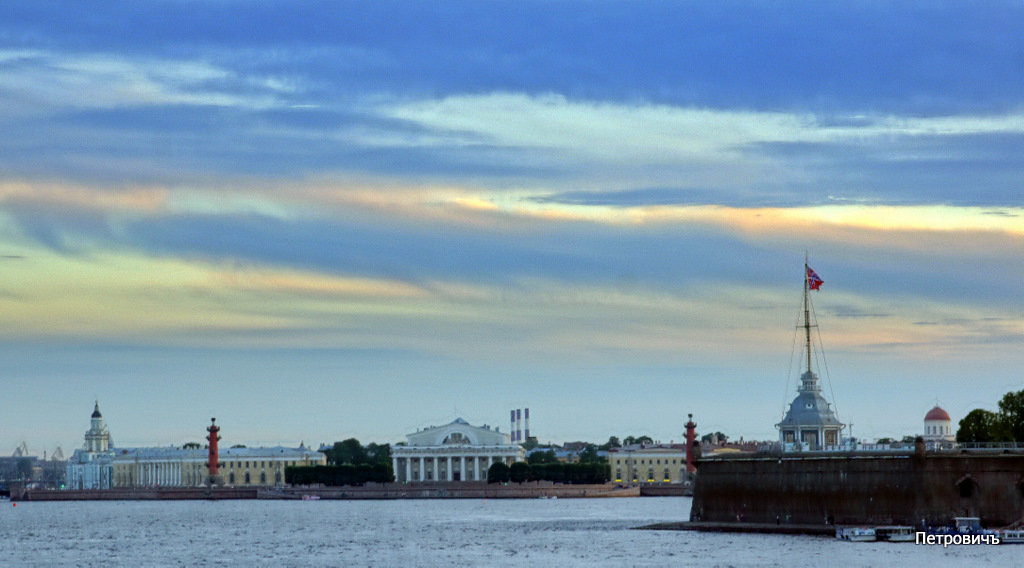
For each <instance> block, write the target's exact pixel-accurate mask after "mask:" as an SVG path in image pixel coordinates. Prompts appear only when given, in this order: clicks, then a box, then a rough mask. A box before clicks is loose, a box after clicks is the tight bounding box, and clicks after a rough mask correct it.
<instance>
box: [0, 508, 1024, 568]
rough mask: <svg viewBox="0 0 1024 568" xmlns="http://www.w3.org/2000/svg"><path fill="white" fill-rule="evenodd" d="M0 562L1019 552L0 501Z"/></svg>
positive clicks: (364, 511)
mask: <svg viewBox="0 0 1024 568" xmlns="http://www.w3.org/2000/svg"><path fill="white" fill-rule="evenodd" d="M0 506H2V507H0V538H2V539H3V540H2V541H0V566H4V567H7V566H12V567H20V566H25V567H34V566H40V567H42V566H45V567H50V566H103V567H108V566H109V567H119V566H124V567H141V566H154V567H155V566H161V567H162V566H190V567H191V566H231V567H245V568H252V567H258V566H538V567H539V566H659V567H672V566H830V567H839V566H928V567H931V568H934V567H940V566H966V565H970V566H976V565H989V566H1013V565H1019V564H1021V563H1022V562H1024V546H1012V545H1004V546H959V547H950V548H946V549H944V548H942V547H941V546H917V545H914V544H907V543H903V544H894V543H882V542H879V543H849V542H840V541H837V540H835V539H833V538H825V537H810V536H785V535H753V534H713V533H696V532H676V531H646V530H630V529H632V528H633V527H637V526H641V525H646V524H650V523H659V522H672V521H680V520H685V519H686V518H687V517H688V515H689V510H690V499H689V498H684V497H660V498H656V497H644V498H616V499H517V500H507V499H500V500H499V499H488V500H481V499H474V500H469V499H466V500H408V501H179V502H166V501H165V502H154V501H120V502H103V501H91V502H90V501H86V502H49V503H42V502H40V503H32V502H20V503H17V504H16V506H15V504H12V503H0Z"/></svg>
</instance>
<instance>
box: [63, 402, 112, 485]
mask: <svg viewBox="0 0 1024 568" xmlns="http://www.w3.org/2000/svg"><path fill="white" fill-rule="evenodd" d="M113 446H114V444H113V442H111V439H110V431H109V430H107V425H106V424H105V423H104V422H103V414H101V413H100V403H99V401H96V406H95V407H94V408H93V411H92V416H91V417H90V428H89V430H87V431H86V432H85V445H84V446H82V448H81V449H78V450H75V453H74V454H72V455H71V459H70V460H68V465H67V486H68V488H69V489H110V487H111V485H112V480H113V472H114V467H113V460H114V451H113Z"/></svg>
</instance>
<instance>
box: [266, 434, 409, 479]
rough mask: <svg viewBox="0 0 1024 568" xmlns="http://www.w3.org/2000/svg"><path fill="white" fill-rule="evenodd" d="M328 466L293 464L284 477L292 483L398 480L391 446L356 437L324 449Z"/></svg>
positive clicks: (285, 471)
mask: <svg viewBox="0 0 1024 568" xmlns="http://www.w3.org/2000/svg"><path fill="white" fill-rule="evenodd" d="M324 454H326V456H327V465H311V466H293V467H286V468H285V470H284V480H285V482H286V483H290V484H292V485H315V484H320V485H327V486H342V485H363V484H364V483H390V482H392V481H394V480H395V473H394V471H392V466H391V445H390V444H374V443H370V444H369V445H367V446H364V445H362V444H361V443H359V440H357V439H355V438H349V439H347V440H343V441H341V442H335V443H334V445H333V446H332V447H330V448H327V449H326V450H324Z"/></svg>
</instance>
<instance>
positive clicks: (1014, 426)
mask: <svg viewBox="0 0 1024 568" xmlns="http://www.w3.org/2000/svg"><path fill="white" fill-rule="evenodd" d="M956 441H957V442H1024V390H1021V391H1017V392H1008V393H1006V394H1005V395H1003V398H1002V400H1000V401H999V412H991V411H988V410H984V409H981V408H976V409H974V410H972V411H970V412H969V413H967V416H964V418H963V419H962V420H960V428H959V429H958V430H957V431H956Z"/></svg>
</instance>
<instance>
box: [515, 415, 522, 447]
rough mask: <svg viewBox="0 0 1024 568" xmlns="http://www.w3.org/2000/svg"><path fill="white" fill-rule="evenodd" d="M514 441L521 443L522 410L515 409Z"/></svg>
mask: <svg viewBox="0 0 1024 568" xmlns="http://www.w3.org/2000/svg"><path fill="white" fill-rule="evenodd" d="M516 441H517V442H522V441H523V409H522V408H517V409H516Z"/></svg>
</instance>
